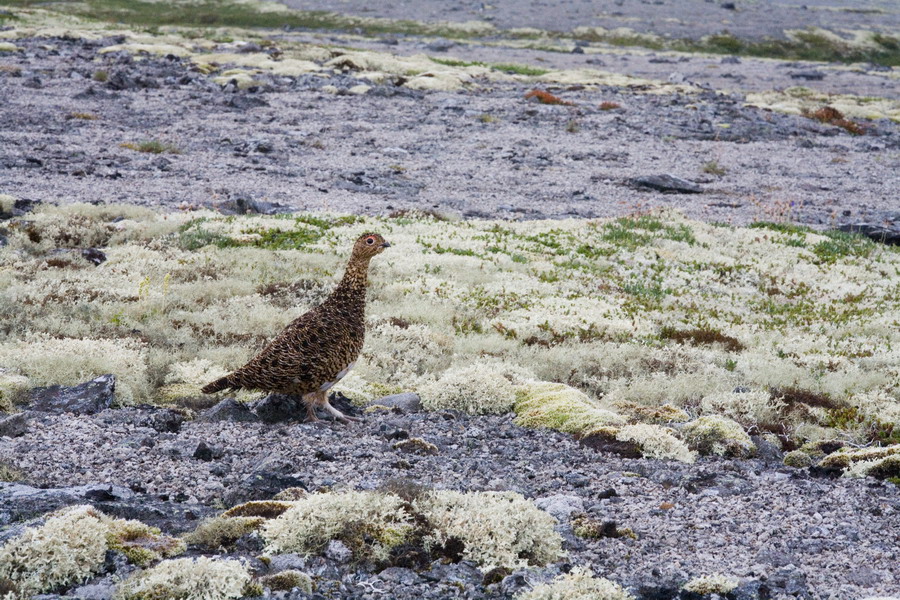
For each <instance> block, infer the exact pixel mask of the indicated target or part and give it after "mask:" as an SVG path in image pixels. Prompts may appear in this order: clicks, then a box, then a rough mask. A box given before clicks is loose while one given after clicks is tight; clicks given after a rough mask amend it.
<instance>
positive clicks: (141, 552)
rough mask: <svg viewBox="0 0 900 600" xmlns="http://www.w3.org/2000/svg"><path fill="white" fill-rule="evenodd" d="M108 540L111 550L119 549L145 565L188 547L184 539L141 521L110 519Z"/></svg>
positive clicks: (173, 554) (134, 560)
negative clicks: (169, 534)
mask: <svg viewBox="0 0 900 600" xmlns="http://www.w3.org/2000/svg"><path fill="white" fill-rule="evenodd" d="M107 524H108V525H109V533H108V534H107V537H106V540H107V544H108V546H109V549H110V550H117V551H119V552H121V553H122V554H124V555H125V556H126V557H127V558H128V560H129V561H130V562H132V563H134V564H136V565H138V566H141V567H144V566H147V565H149V564H150V563H153V562H156V561H158V560H161V559H163V558H171V557H173V556H178V555H179V554H181V553H182V552H184V551H185V550H186V549H187V546H186V545H185V543H184V541H182V540H180V539H178V538H175V537H172V536H168V535H165V534H163V533H162V532H161V531H160V530H159V529H158V528H156V527H150V526H149V525H145V524H144V523H141V522H140V521H134V520H126V519H108V520H107Z"/></svg>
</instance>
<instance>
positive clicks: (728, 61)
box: [719, 56, 741, 65]
mask: <svg viewBox="0 0 900 600" xmlns="http://www.w3.org/2000/svg"><path fill="white" fill-rule="evenodd" d="M719 62H720V63H722V64H723V65H739V64H741V59H740V58H738V57H737V56H726V57H725V58H723V59H722V60H720V61H719Z"/></svg>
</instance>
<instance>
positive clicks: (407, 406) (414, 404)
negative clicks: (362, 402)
mask: <svg viewBox="0 0 900 600" xmlns="http://www.w3.org/2000/svg"><path fill="white" fill-rule="evenodd" d="M375 404H377V405H379V406H387V407H390V408H399V409H400V410H402V411H403V412H407V413H413V412H419V411H420V410H422V399H421V398H420V397H419V395H418V394H415V393H412V392H407V393H405V394H392V395H390V396H384V397H383V398H379V399H377V400H373V401H371V402H369V403H368V405H369V406H372V405H375Z"/></svg>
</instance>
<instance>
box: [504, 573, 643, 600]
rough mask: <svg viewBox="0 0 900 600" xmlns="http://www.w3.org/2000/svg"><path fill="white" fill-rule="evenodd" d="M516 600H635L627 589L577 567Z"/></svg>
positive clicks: (519, 596) (517, 597) (537, 586)
mask: <svg viewBox="0 0 900 600" xmlns="http://www.w3.org/2000/svg"><path fill="white" fill-rule="evenodd" d="M515 598H516V600H634V597H633V596H631V594H629V593H628V592H626V591H625V589H624V588H623V587H622V586H620V585H619V584H617V583H614V582H612V581H610V580H608V579H603V578H597V577H594V575H593V573H591V571H590V570H588V569H582V568H579V567H576V568H574V569H572V571H571V572H570V573H567V574H565V575H560V576H559V577H557V578H556V579H554V580H553V581H551V582H549V583H542V584H540V585H536V586H535V587H534V588H532V589H531V590H529V591H527V592H524V593H522V594H519V595H518V596H516V597H515Z"/></svg>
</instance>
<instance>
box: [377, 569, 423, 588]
mask: <svg viewBox="0 0 900 600" xmlns="http://www.w3.org/2000/svg"><path fill="white" fill-rule="evenodd" d="M378 577H379V579H381V580H382V581H389V582H391V583H395V584H397V585H402V586H409V585H415V584H417V583H421V581H422V578H421V577H419V576H418V575H417V574H416V572H415V571H413V570H412V569H405V568H403V567H388V568H387V569H385V570H384V571H382V572H381V573H379V574H378Z"/></svg>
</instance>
